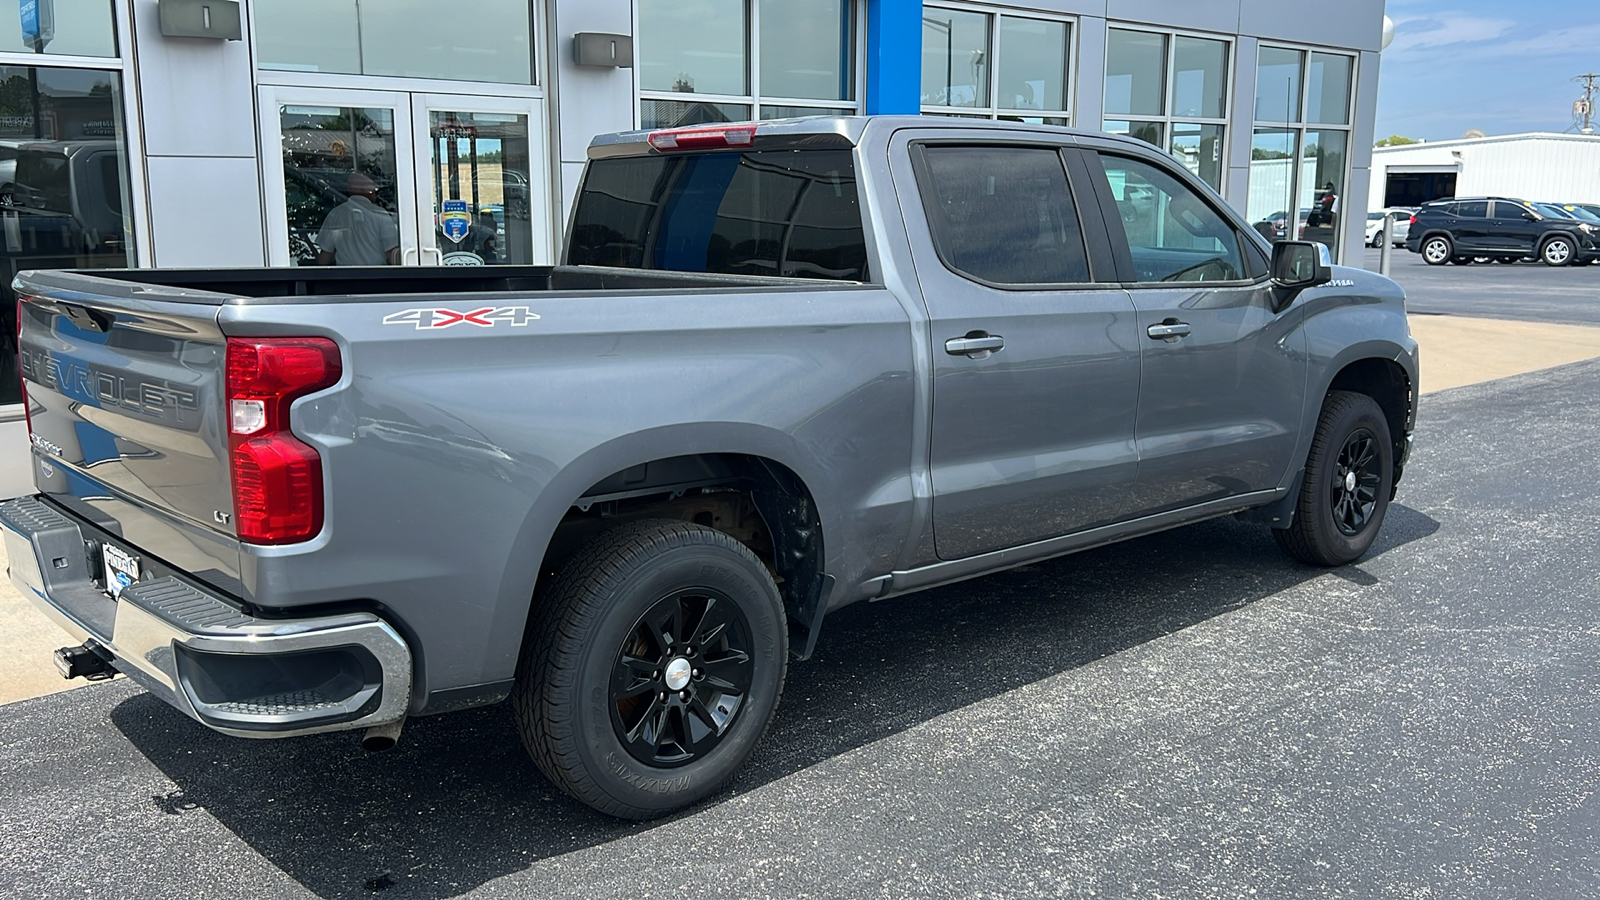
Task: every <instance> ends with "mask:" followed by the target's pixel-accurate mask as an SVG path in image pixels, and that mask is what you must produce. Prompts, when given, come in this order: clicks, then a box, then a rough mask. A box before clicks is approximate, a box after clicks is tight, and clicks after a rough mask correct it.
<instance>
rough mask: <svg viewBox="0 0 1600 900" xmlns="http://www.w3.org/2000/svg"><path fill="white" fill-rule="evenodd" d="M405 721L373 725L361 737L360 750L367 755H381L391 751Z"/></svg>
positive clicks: (397, 741)
mask: <svg viewBox="0 0 1600 900" xmlns="http://www.w3.org/2000/svg"><path fill="white" fill-rule="evenodd" d="M405 724H406V720H405V719H396V720H394V721H393V722H390V723H388V724H386V725H374V726H372V727H371V728H368V729H367V730H366V732H365V733H363V734H362V735H361V749H363V750H365V751H367V752H369V753H382V752H383V751H385V750H393V749H394V745H395V744H397V743H399V741H400V729H401V728H403V727H405Z"/></svg>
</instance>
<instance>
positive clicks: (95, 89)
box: [0, 66, 134, 404]
mask: <svg viewBox="0 0 1600 900" xmlns="http://www.w3.org/2000/svg"><path fill="white" fill-rule="evenodd" d="M128 206H129V204H128V155H127V143H126V141H125V140H124V137H123V133H122V80H121V76H120V75H118V74H117V73H115V72H99V71H94V70H91V69H56V68H37V69H36V68H24V67H20V66H3V67H0V269H3V271H0V280H3V282H4V284H3V285H0V404H4V403H16V402H19V401H20V400H21V399H22V397H21V385H20V383H19V382H18V380H17V348H16V334H17V320H16V313H17V302H16V296H15V295H14V294H13V293H12V292H11V280H12V279H13V278H15V277H16V275H17V273H18V272H20V271H22V270H23V269H96V268H107V267H112V268H120V267H124V266H131V265H133V262H134V253H133V250H134V248H133V224H132V222H131V221H130V220H129V219H128V217H127V214H126V210H127V209H128Z"/></svg>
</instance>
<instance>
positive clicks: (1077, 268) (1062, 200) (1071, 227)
mask: <svg viewBox="0 0 1600 900" xmlns="http://www.w3.org/2000/svg"><path fill="white" fill-rule="evenodd" d="M922 161H923V165H922V166H921V167H920V170H919V171H918V172H917V186H918V188H919V189H920V191H921V194H922V205H923V207H924V209H925V211H926V213H927V216H928V226H929V228H930V229H931V231H932V233H933V242H934V246H935V247H937V248H938V250H939V256H940V258H941V259H943V260H944V262H945V264H946V265H948V266H950V267H951V268H952V269H955V270H956V271H958V272H961V273H963V274H965V275H970V276H972V277H973V278H976V279H979V280H981V281H987V282H990V283H993V284H1071V283H1082V282H1087V281H1088V280H1089V259H1088V255H1087V254H1086V253H1085V252H1084V249H1083V232H1082V231H1081V229H1080V228H1079V225H1078V210H1077V207H1076V206H1075V205H1074V204H1073V202H1072V191H1071V190H1070V189H1068V187H1067V173H1066V169H1065V168H1064V167H1063V165H1062V162H1061V156H1060V154H1059V153H1057V152H1056V151H1055V150H1050V149H1047V148H1040V147H1000V146H988V147H972V146H968V147H954V146H951V147H940V146H932V147H923V148H922Z"/></svg>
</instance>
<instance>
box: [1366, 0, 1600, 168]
mask: <svg viewBox="0 0 1600 900" xmlns="http://www.w3.org/2000/svg"><path fill="white" fill-rule="evenodd" d="M1388 14H1389V18H1391V19H1393V20H1394V23H1395V39H1394V43H1393V44H1390V45H1389V49H1387V50H1385V51H1384V52H1383V68H1382V73H1381V75H1380V77H1379V81H1378V123H1377V129H1376V134H1375V136H1374V137H1375V139H1376V138H1383V137H1388V136H1389V135H1391V134H1402V135H1405V136H1406V137H1413V138H1423V139H1425V140H1430V141H1442V140H1450V139H1452V138H1459V137H1461V135H1462V134H1463V133H1464V132H1466V131H1467V130H1468V129H1472V128H1476V129H1478V130H1480V131H1482V132H1484V133H1485V134H1491V135H1492V134H1519V133H1522V132H1528V131H1567V130H1569V129H1570V130H1572V131H1576V130H1577V128H1576V126H1574V125H1573V116H1572V103H1573V101H1574V100H1577V99H1578V98H1580V97H1581V96H1582V95H1583V86H1582V85H1581V84H1580V83H1578V82H1575V81H1573V80H1572V78H1573V76H1575V75H1581V74H1583V73H1585V72H1596V73H1600V3H1597V2H1595V0H1517V2H1509V3H1508V2H1506V0H1389V3H1388ZM1595 105H1596V106H1597V107H1600V82H1597V89H1596V93H1595ZM1596 127H1597V129H1600V118H1597V120H1596Z"/></svg>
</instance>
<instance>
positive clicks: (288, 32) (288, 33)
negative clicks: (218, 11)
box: [251, 0, 361, 75]
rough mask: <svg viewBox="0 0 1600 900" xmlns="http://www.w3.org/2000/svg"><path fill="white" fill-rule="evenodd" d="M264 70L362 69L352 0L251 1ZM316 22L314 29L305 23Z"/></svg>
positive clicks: (355, 72) (358, 28) (354, 71)
mask: <svg viewBox="0 0 1600 900" xmlns="http://www.w3.org/2000/svg"><path fill="white" fill-rule="evenodd" d="M251 5H252V6H254V7H255V32H256V53H257V55H258V56H259V57H260V60H261V62H260V65H261V68H263V69H279V70H284V71H290V72H340V73H344V74H346V75H360V74H361V25H360V23H359V22H358V21H357V17H356V0H253V2H252V4H251ZM308 22H315V23H316V27H315V28H308V27H307V26H306V23H308Z"/></svg>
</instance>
